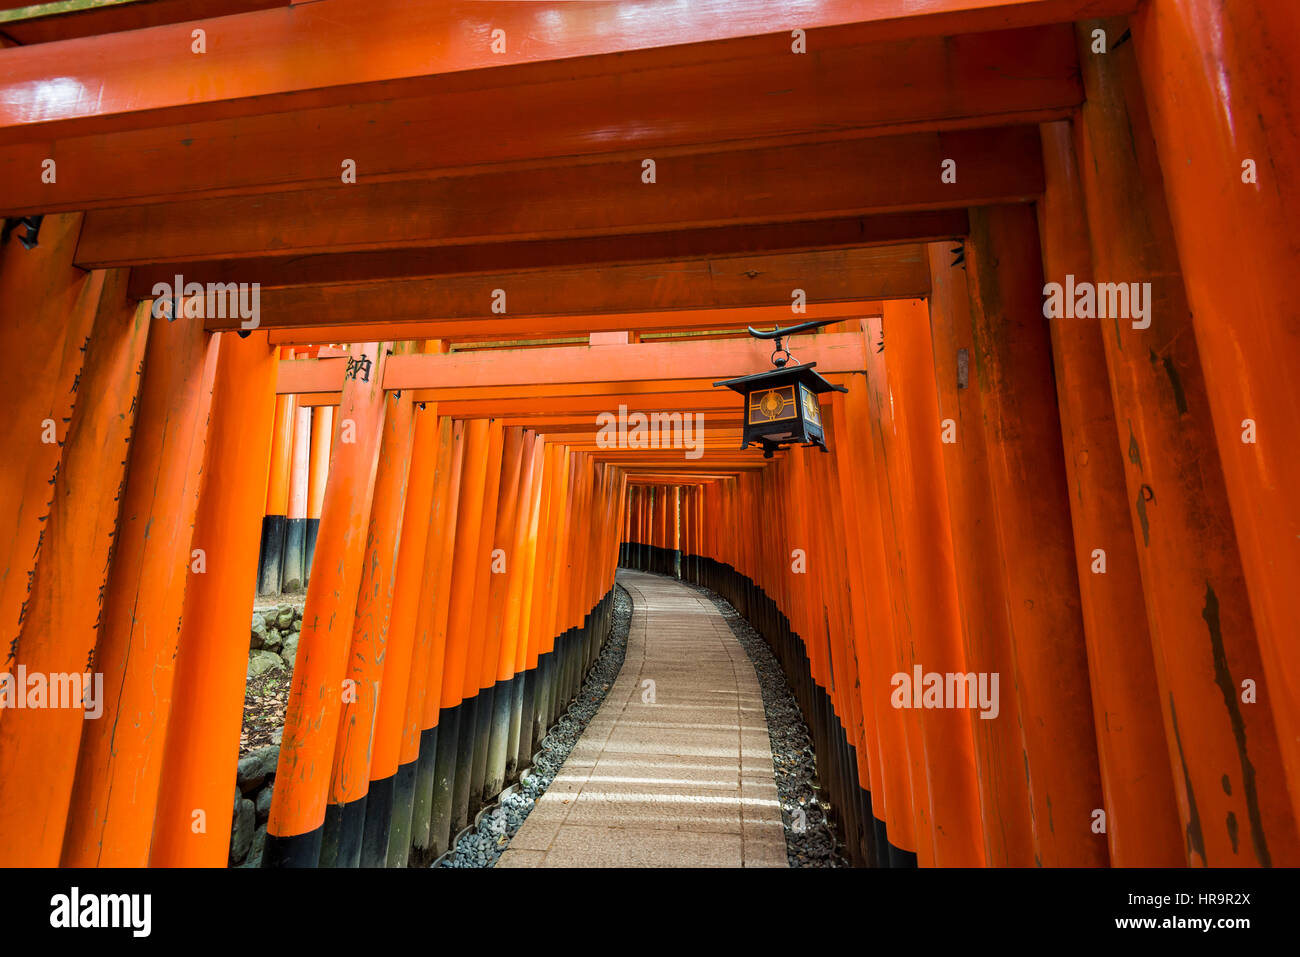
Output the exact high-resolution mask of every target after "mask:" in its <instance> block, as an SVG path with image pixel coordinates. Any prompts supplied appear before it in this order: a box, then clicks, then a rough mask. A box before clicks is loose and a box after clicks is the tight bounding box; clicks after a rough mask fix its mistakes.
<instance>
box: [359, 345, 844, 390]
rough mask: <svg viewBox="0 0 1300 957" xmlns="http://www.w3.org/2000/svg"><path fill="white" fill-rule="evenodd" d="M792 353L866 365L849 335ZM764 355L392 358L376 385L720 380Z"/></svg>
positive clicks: (550, 352) (743, 348)
mask: <svg viewBox="0 0 1300 957" xmlns="http://www.w3.org/2000/svg"><path fill="white" fill-rule="evenodd" d="M792 349H793V351H794V352H795V353H796V354H797V355H798V358H799V361H800V362H805V363H806V362H815V363H817V367H818V370H819V371H823V372H856V371H860V370H862V369H864V368H865V367H866V350H865V345H864V340H863V337H862V336H861V335H860V334H859V333H856V332H840V333H823V334H822V335H818V336H809V337H807V338H805V339H802V340H798V341H796V342H795V343H794V345H793V346H792ZM771 351H772V349H771V343H769V342H764V341H759V340H753V339H728V340H724V341H718V342H710V341H707V340H686V341H682V342H641V343H636V344H632V345H607V346H571V347H564V348H558V349H547V350H538V351H522V352H509V351H502V352H493V353H490V354H487V355H475V354H473V353H451V354H448V355H395V356H390V357H389V358H388V361H387V363H386V364H385V366H384V388H385V389H402V390H405V389H421V388H430V387H432V386H435V385H436V386H440V387H444V388H447V387H451V388H455V387H479V386H488V385H517V386H518V385H533V384H538V385H540V384H543V383H570V382H573V383H578V382H624V381H629V380H646V379H665V378H668V377H670V376H679V377H682V378H706V377H708V376H715V377H716V378H717V379H724V378H727V377H729V376H741V375H746V374H748V373H750V372H755V371H761V370H763V369H765V368H768V367H769V365H770V364H769V361H768V359H769V354H770V353H771Z"/></svg>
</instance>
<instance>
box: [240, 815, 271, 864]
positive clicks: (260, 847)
mask: <svg viewBox="0 0 1300 957" xmlns="http://www.w3.org/2000/svg"><path fill="white" fill-rule="evenodd" d="M265 850H266V825H265V824H263V825H262V826H261V827H259V828H258V829H257V830H256V831H254V832H253V846H252V848H251V849H250V850H249V852H248V859H247V860H246V861H244V863H242V864H240V865H239V866H240V867H261V866H262V852H263V851H265Z"/></svg>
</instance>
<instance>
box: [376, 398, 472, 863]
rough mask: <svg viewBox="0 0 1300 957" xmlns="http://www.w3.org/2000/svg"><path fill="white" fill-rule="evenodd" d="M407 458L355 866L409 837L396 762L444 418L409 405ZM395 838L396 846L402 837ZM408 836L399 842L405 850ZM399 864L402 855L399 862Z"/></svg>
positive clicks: (406, 793) (407, 770)
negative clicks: (397, 834)
mask: <svg viewBox="0 0 1300 957" xmlns="http://www.w3.org/2000/svg"><path fill="white" fill-rule="evenodd" d="M411 418H412V420H413V421H412V426H411V428H412V433H413V434H412V439H411V464H410V468H409V470H408V472H407V478H406V501H405V502H404V503H403V507H402V531H401V535H400V537H399V539H398V543H397V564H396V567H395V568H394V571H393V599H392V605H391V606H390V608H389V615H388V638H387V642H386V643H385V647H384V663H383V673H382V677H381V679H380V682H381V683H380V685H379V705H378V708H377V710H376V713H375V743H374V750H373V753H372V754H371V758H370V789H369V794H368V795H367V797H366V820H365V826H364V833H363V835H362V842H361V866H362V867H384V866H386V865H387V864H388V848H389V843H390V842H389V837H390V833H395V832H397V831H401V832H402V833H403V834H407V835H409V828H410V818H411V807H412V803H413V800H414V798H413V795H414V785H415V768H414V766H413V765H411V764H409V762H408V763H407V764H403V763H402V762H401V760H400V757H399V755H400V752H401V747H402V732H403V719H404V717H405V715H406V696H407V683H408V681H409V680H410V675H411V673H412V666H411V661H412V658H413V656H414V653H415V631H416V624H415V619H416V610H417V608H418V606H419V601H420V595H421V591H422V589H421V583H422V581H423V575H424V564H425V560H426V559H425V554H426V545H427V540H428V533H429V511H430V508H431V507H432V503H433V501H434V496H435V491H434V470H435V463H436V459H437V455H438V442H437V437H438V433H439V431H440V428H439V427H440V425H442V426H444V427H445V428H447V430H448V431H450V420H447V421H446V422H443V423H440V422H439V421H438V417H437V415H436V413H435V412H434V411H433V410H431V409H428V408H427V407H424V406H423V403H422V404H421V405H419V406H416V407H414V408H413V409H412V415H411ZM397 843H399V844H401V843H402V842H401V841H398V842H397ZM407 847H409V841H408V842H406V843H405V844H404V845H403V853H405V850H406V848H407ZM402 864H403V865H404V864H405V858H403V860H402Z"/></svg>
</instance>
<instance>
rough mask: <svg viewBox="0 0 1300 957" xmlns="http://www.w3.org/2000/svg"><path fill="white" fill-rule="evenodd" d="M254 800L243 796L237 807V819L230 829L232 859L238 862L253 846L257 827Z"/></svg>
mask: <svg viewBox="0 0 1300 957" xmlns="http://www.w3.org/2000/svg"><path fill="white" fill-rule="evenodd" d="M255 823H256V822H255V821H254V808H253V802H252V801H250V800H248V799H247V798H241V799H240V801H239V804H238V805H237V806H236V807H235V820H234V823H233V825H232V826H231V829H230V859H231V860H232V861H233V862H234V863H236V864H238V863H240V862H241V861H243V859H244V858H245V857H247V856H248V850H249V848H251V847H252V846H253V830H254V827H255Z"/></svg>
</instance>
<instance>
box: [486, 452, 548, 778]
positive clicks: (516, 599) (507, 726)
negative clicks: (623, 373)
mask: <svg viewBox="0 0 1300 957" xmlns="http://www.w3.org/2000/svg"><path fill="white" fill-rule="evenodd" d="M519 431H520V436H519V441H520V450H519V454H518V457H519V463H520V464H519V466H518V468H517V469H515V470H514V471H515V475H516V478H515V482H514V486H513V488H510V489H507V488H505V486H504V485H503V488H502V491H503V492H505V491H509V492H510V493H511V499H512V501H511V502H510V504H509V506H508V510H507V511H506V513H505V514H503V515H502V518H503V520H504V521H505V523H506V525H505V528H504V529H499V530H498V538H497V548H499V549H501V550H503V551H504V553H505V566H506V567H505V571H504V574H496V575H494V579H493V583H492V584H493V592H494V595H493V598H492V600H491V607H492V608H493V610H494V614H499V616H500V623H499V624H498V625H497V626H496V627H495V628H494V630H495V631H496V633H497V640H496V661H495V664H494V665H493V670H492V673H491V674H490V675H488V674H486V671H487V666H488V664H489V662H488V661H487V660H486V659H485V660H484V663H483V664H484V672H485V677H484V680H485V681H491V682H492V683H493V687H494V689H495V691H494V693H495V696H496V702H495V705H494V707H493V712H492V726H491V730H490V738H489V741H488V767H487V772H486V774H485V778H484V782H483V800H484V802H489V801H491V800H492V799H493V798H495V797H496V795H497V794H499V793H500V792H501V789H502V788H504V787H505V784H506V777H507V774H506V765H507V754H508V752H509V747H510V737H511V733H512V728H513V733H514V735H515V737H516V744H517V739H518V733H519V732H518V724H517V721H516V720H515V719H516V716H517V715H518V713H519V709H520V708H521V707H522V705H523V680H522V678H523V676H522V675H517V674H516V672H515V652H516V643H517V642H518V640H519V605H520V600H521V591H522V589H523V586H524V574H525V571H526V569H527V559H526V557H525V555H524V550H525V542H526V537H527V526H528V516H529V511H530V506H531V501H530V496H531V493H532V488H533V469H534V459H535V455H534V452H535V445H536V443H535V433H533V432H532V431H531V430H529V431H524V430H522V429H521V430H519ZM506 474H507V473H503V476H502V481H503V483H504V482H505V475H506ZM495 566H496V558H495V556H494V558H493V571H494V572H495V571H496V567H495ZM502 578H505V579H506V580H504V581H502V580H501V579H502ZM498 603H499V605H500V611H499V612H496V608H497V606H498ZM516 679H518V680H516Z"/></svg>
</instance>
